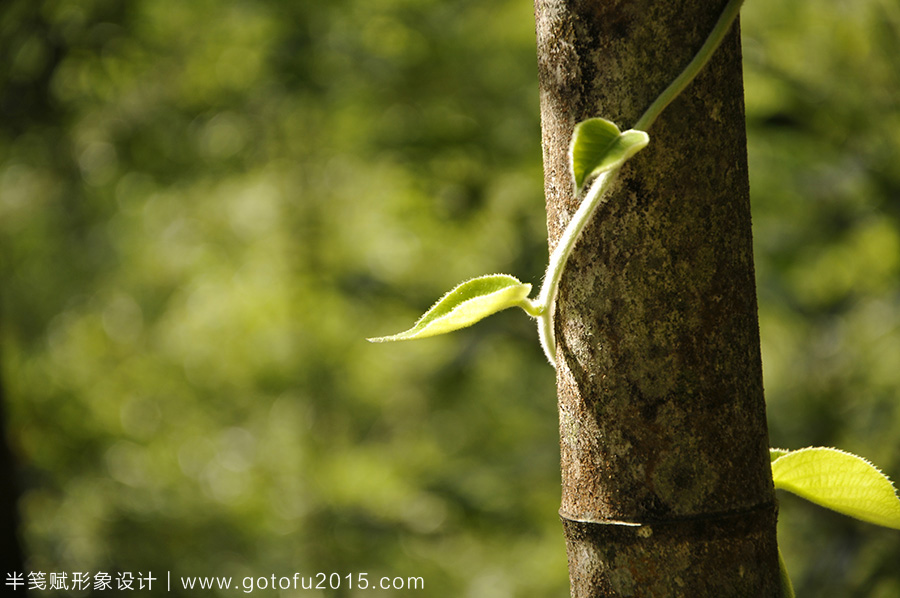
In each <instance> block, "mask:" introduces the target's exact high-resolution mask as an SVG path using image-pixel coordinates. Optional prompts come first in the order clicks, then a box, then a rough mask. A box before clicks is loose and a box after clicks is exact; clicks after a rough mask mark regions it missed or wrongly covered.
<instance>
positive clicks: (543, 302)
mask: <svg viewBox="0 0 900 598" xmlns="http://www.w3.org/2000/svg"><path fill="white" fill-rule="evenodd" d="M743 3H744V0H730V1H729V2H728V4H727V5H725V9H724V10H723V11H722V14H721V16H720V17H719V20H718V21H716V24H715V26H714V27H713V30H712V31H711V32H710V34H709V36H708V37H707V38H706V41H705V42H703V45H702V46H701V47H700V49H699V50H698V51H697V54H696V55H695V56H694V58H693V59H691V61H690V62H689V63H688V65H687V66H686V67H685V68H684V70H682V71H681V74H679V75H678V77H676V78H675V80H674V81H672V83H670V84H669V86H668V87H666V88H665V89H664V90H663V92H662V93H661V94H659V97H657V98H656V99H655V100H653V103H652V104H650V107H649V108H647V110H645V111H644V113H643V114H642V115H641V117H640V118H639V119H638V120H637V122H636V123H635V125H634V128H635V129H637V130H639V131H646V130H647V129H649V128H650V126H651V125H652V124H653V123H654V122H655V121H656V119H657V117H658V116H659V115H660V114H661V113H662V111H663V110H665V109H666V106H668V105H669V104H670V103H671V102H672V100H674V99H675V98H676V97H678V95H679V94H680V93H681V92H682V91H684V89H685V88H686V87H687V86H688V84H689V83H690V82H691V81H693V80H694V78H695V77H696V76H697V74H698V73H699V72H700V71H701V70H702V69H703V67H704V66H706V63H707V62H709V59H710V58H711V57H712V55H713V53H715V51H716V49H717V48H718V47H719V45H720V44H721V43H722V40H723V39H725V35H726V34H727V33H728V31H730V29H731V25H732V24H733V23H734V20H735V19H736V18H737V15H738V13H739V12H740V10H741V5H743ZM620 168H621V165H619V166H618V167H616V168H613V169H611V170H608V171H607V172H604V173H602V174H601V175H600V176H598V177H597V178H596V179H595V180H594V182H593V183H591V186H590V188H589V189H588V192H587V194H586V195H585V197H584V199H583V200H582V202H581V205H579V206H578V210H577V211H576V212H575V214H574V215H573V216H572V219H571V220H570V221H569V223H568V224H567V225H566V228H565V230H564V231H563V234H562V236H561V237H560V240H559V243H557V245H556V248H555V249H554V250H553V253H552V254H551V255H550V264H549V266H547V272H546V274H545V275H544V283H543V285H541V290H540V293H539V294H538V298H537V300H536V301H532V302H530V303H529V308H530V309H526V310H525V311H527V312H528V313H529V314H530V315H532V316H534V317H535V318H536V319H537V324H538V334H539V336H540V340H541V347H542V348H543V349H544V354H545V355H546V356H547V359H548V360H549V361H550V364H551V365H552V366H553V367H556V336H555V333H554V330H553V316H554V315H555V311H556V295H557V293H558V292H559V281H560V279H561V278H562V273H563V270H565V267H566V263H568V261H569V256H570V255H571V254H572V249H573V248H574V247H575V243H576V242H577V241H578V238H579V237H581V233H582V232H583V231H584V228H585V227H586V226H587V225H588V223H589V222H590V221H591V218H592V217H593V215H594V213H595V212H596V210H597V208H598V207H599V206H600V205H601V204H602V203H604V202H605V195H606V191H607V190H608V189H609V187H610V186H611V185H612V183H613V182H614V181H615V179H616V176H617V175H618V173H619V170H620Z"/></svg>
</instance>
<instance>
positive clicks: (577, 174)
mask: <svg viewBox="0 0 900 598" xmlns="http://www.w3.org/2000/svg"><path fill="white" fill-rule="evenodd" d="M648 143H650V137H649V136H648V135H647V134H646V133H645V132H643V131H636V130H634V129H629V130H627V131H625V132H624V133H623V132H621V131H619V127H617V126H616V125H615V124H614V123H611V122H610V121H608V120H606V119H603V118H590V119H588V120H585V121H582V122H580V123H578V124H577V125H575V131H574V132H573V133H572V145H571V147H570V148H569V154H570V155H569V158H570V161H571V164H572V176H573V178H574V179H575V188H576V190H577V191H579V192H580V191H581V188H582V187H584V183H585V181H587V180H588V179H590V178H592V177H594V176H597V175H599V174H602V173H604V172H606V171H608V170H612V169H613V168H618V167H619V166H621V165H622V164H624V163H625V161H626V160H628V158H630V157H631V156H633V155H634V154H636V153H637V152H638V151H640V150H641V149H643V148H644V147H646V145H647V144H648Z"/></svg>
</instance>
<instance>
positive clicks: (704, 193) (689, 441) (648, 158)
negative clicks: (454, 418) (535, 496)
mask: <svg viewBox="0 0 900 598" xmlns="http://www.w3.org/2000/svg"><path fill="white" fill-rule="evenodd" d="M724 5H725V1H724V0H702V1H701V0H629V1H625V0H536V2H535V17H536V22H537V40H538V63H539V73H540V86H541V120H542V130H543V148H544V171H545V191H546V198H547V214H548V228H549V232H550V244H551V248H552V247H553V246H554V245H555V244H556V242H557V240H558V239H559V236H560V234H561V233H562V231H563V229H564V227H565V225H566V223H567V222H568V221H569V218H570V216H571V215H572V214H573V213H574V211H575V209H576V208H577V205H578V201H579V199H580V198H577V197H575V195H574V191H573V185H572V182H571V179H570V175H569V164H568V147H569V141H570V139H571V134H572V129H573V127H574V126H575V124H576V123H577V122H579V121H581V120H584V119H586V118H590V117H595V116H602V117H604V118H607V119H609V120H612V121H613V122H615V123H616V124H618V125H619V127H620V128H622V129H623V130H624V129H627V128H629V127H631V126H632V124H633V123H634V122H635V121H636V120H637V119H638V117H639V116H640V115H641V113H642V112H643V111H644V109H646V108H647V106H649V105H650V103H651V102H652V101H653V100H654V99H655V98H656V96H657V95H659V93H660V92H661V91H662V90H663V89H664V88H665V87H666V86H667V85H668V84H669V82H670V81H672V80H673V79H674V78H675V77H676V76H677V75H678V74H679V73H680V72H681V70H682V68H683V67H684V66H685V65H686V64H687V63H688V62H689V61H690V59H691V58H692V57H693V55H694V54H695V53H696V51H697V49H698V48H699V47H700V46H701V45H702V43H703V41H704V39H705V38H706V36H707V35H708V34H709V32H710V31H711V30H712V28H713V25H714V24H715V22H716V20H717V19H718V17H719V15H720V13H721V11H722V9H723V7H724ZM649 134H650V145H649V146H648V147H647V148H646V149H644V150H643V151H641V152H640V153H639V154H637V156H635V157H634V158H633V159H632V160H631V161H630V162H629V163H628V164H626V165H625V167H624V168H623V170H622V172H621V175H620V177H619V179H618V182H617V183H616V184H615V185H614V186H613V187H612V189H611V192H610V197H609V201H608V203H607V204H605V205H603V206H601V207H600V208H599V210H598V212H597V214H596V216H595V218H594V220H593V222H592V223H591V224H590V225H589V226H588V227H587V229H586V230H585V233H584V235H583V236H582V238H581V239H580V240H579V242H578V244H577V246H576V248H575V250H574V252H573V255H572V258H571V260H570V262H569V265H568V266H567V268H566V271H565V273H564V274H563V277H562V281H561V284H560V293H559V297H558V300H557V301H558V302H557V319H556V337H557V342H558V352H559V353H558V354H559V359H558V362H559V363H558V369H557V381H558V382H557V386H558V395H559V416H560V435H561V437H560V447H561V461H562V483H563V490H562V507H561V509H560V515H561V516H562V519H563V523H564V527H565V531H566V536H567V541H568V554H569V565H570V567H569V568H570V577H571V582H572V596H577V597H579V598H583V597H588V596H592V597H593V596H653V597H665V598H671V597H679V596H685V597H691V598H702V597H706V596H710V597H715V598H726V597H731V596H734V597H741V598H747V597H757V596H760V597H775V596H779V595H780V589H779V585H778V560H777V559H778V557H777V549H776V540H775V517H776V506H775V499H774V491H773V488H772V478H771V472H770V466H769V457H768V433H767V429H766V419H765V403H764V399H763V390H762V367H761V363H760V352H759V330H758V321H757V307H756V289H755V281H754V272H753V254H752V239H751V229H750V204H749V190H748V179H747V159H746V139H745V128H744V111H743V86H742V77H741V54H740V35H739V30H738V26H737V25H735V26H734V29H733V31H732V32H731V33H730V34H729V35H728V36H727V37H726V39H725V41H724V43H723V44H722V47H720V48H719V50H718V51H717V52H716V54H715V55H714V56H713V58H712V60H711V61H710V63H709V64H708V65H707V66H706V68H705V69H704V70H703V72H702V73H701V74H700V75H699V77H698V78H697V79H696V80H695V81H694V82H693V83H692V84H691V85H690V86H689V87H688V88H687V89H686V90H685V92H684V93H683V94H682V95H681V96H680V97H679V98H678V99H676V100H675V101H674V102H673V103H672V104H671V105H670V106H669V107H668V108H667V109H666V111H665V112H664V113H663V115H662V116H661V117H660V119H659V120H657V121H656V123H655V124H654V125H653V127H652V128H651V130H650V131H649ZM626 524H630V525H626Z"/></svg>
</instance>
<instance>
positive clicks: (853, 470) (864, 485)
mask: <svg viewBox="0 0 900 598" xmlns="http://www.w3.org/2000/svg"><path fill="white" fill-rule="evenodd" d="M772 477H773V479H774V481H775V487H776V488H780V489H782V490H787V491H788V492H792V493H794V494H796V495H797V496H800V497H803V498H805V499H807V500H809V501H811V502H814V503H816V504H817V505H820V506H823V507H826V508H828V509H832V510H834V511H837V512H838V513H843V514H844V515H849V516H850V517H855V518H856V519H861V520H862V521H868V522H869V523H874V524H876V525H883V526H885V527H890V528H894V529H900V498H898V497H897V493H896V491H895V490H894V485H893V484H892V483H891V481H890V480H889V479H888V478H887V476H885V475H884V474H883V473H881V471H879V470H878V468H877V467H875V466H874V465H872V464H871V463H869V462H868V461H866V460H865V459H863V458H862V457H858V456H856V455H853V454H851V453H846V452H844V451H840V450H838V449H834V448H824V447H810V448H805V449H800V450H798V451H790V452H788V453H787V454H785V455H781V456H779V457H778V458H776V459H775V460H774V461H772Z"/></svg>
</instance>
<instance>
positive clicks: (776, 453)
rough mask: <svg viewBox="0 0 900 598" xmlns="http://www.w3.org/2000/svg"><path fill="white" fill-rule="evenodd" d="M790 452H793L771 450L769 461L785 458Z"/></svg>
mask: <svg viewBox="0 0 900 598" xmlns="http://www.w3.org/2000/svg"><path fill="white" fill-rule="evenodd" d="M789 452H791V451H789V450H787V449H777V448H770V449H769V461H770V462H771V461H774V460H775V459H777V458H779V457H784V456H785V455H787V454H788V453H789Z"/></svg>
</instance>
